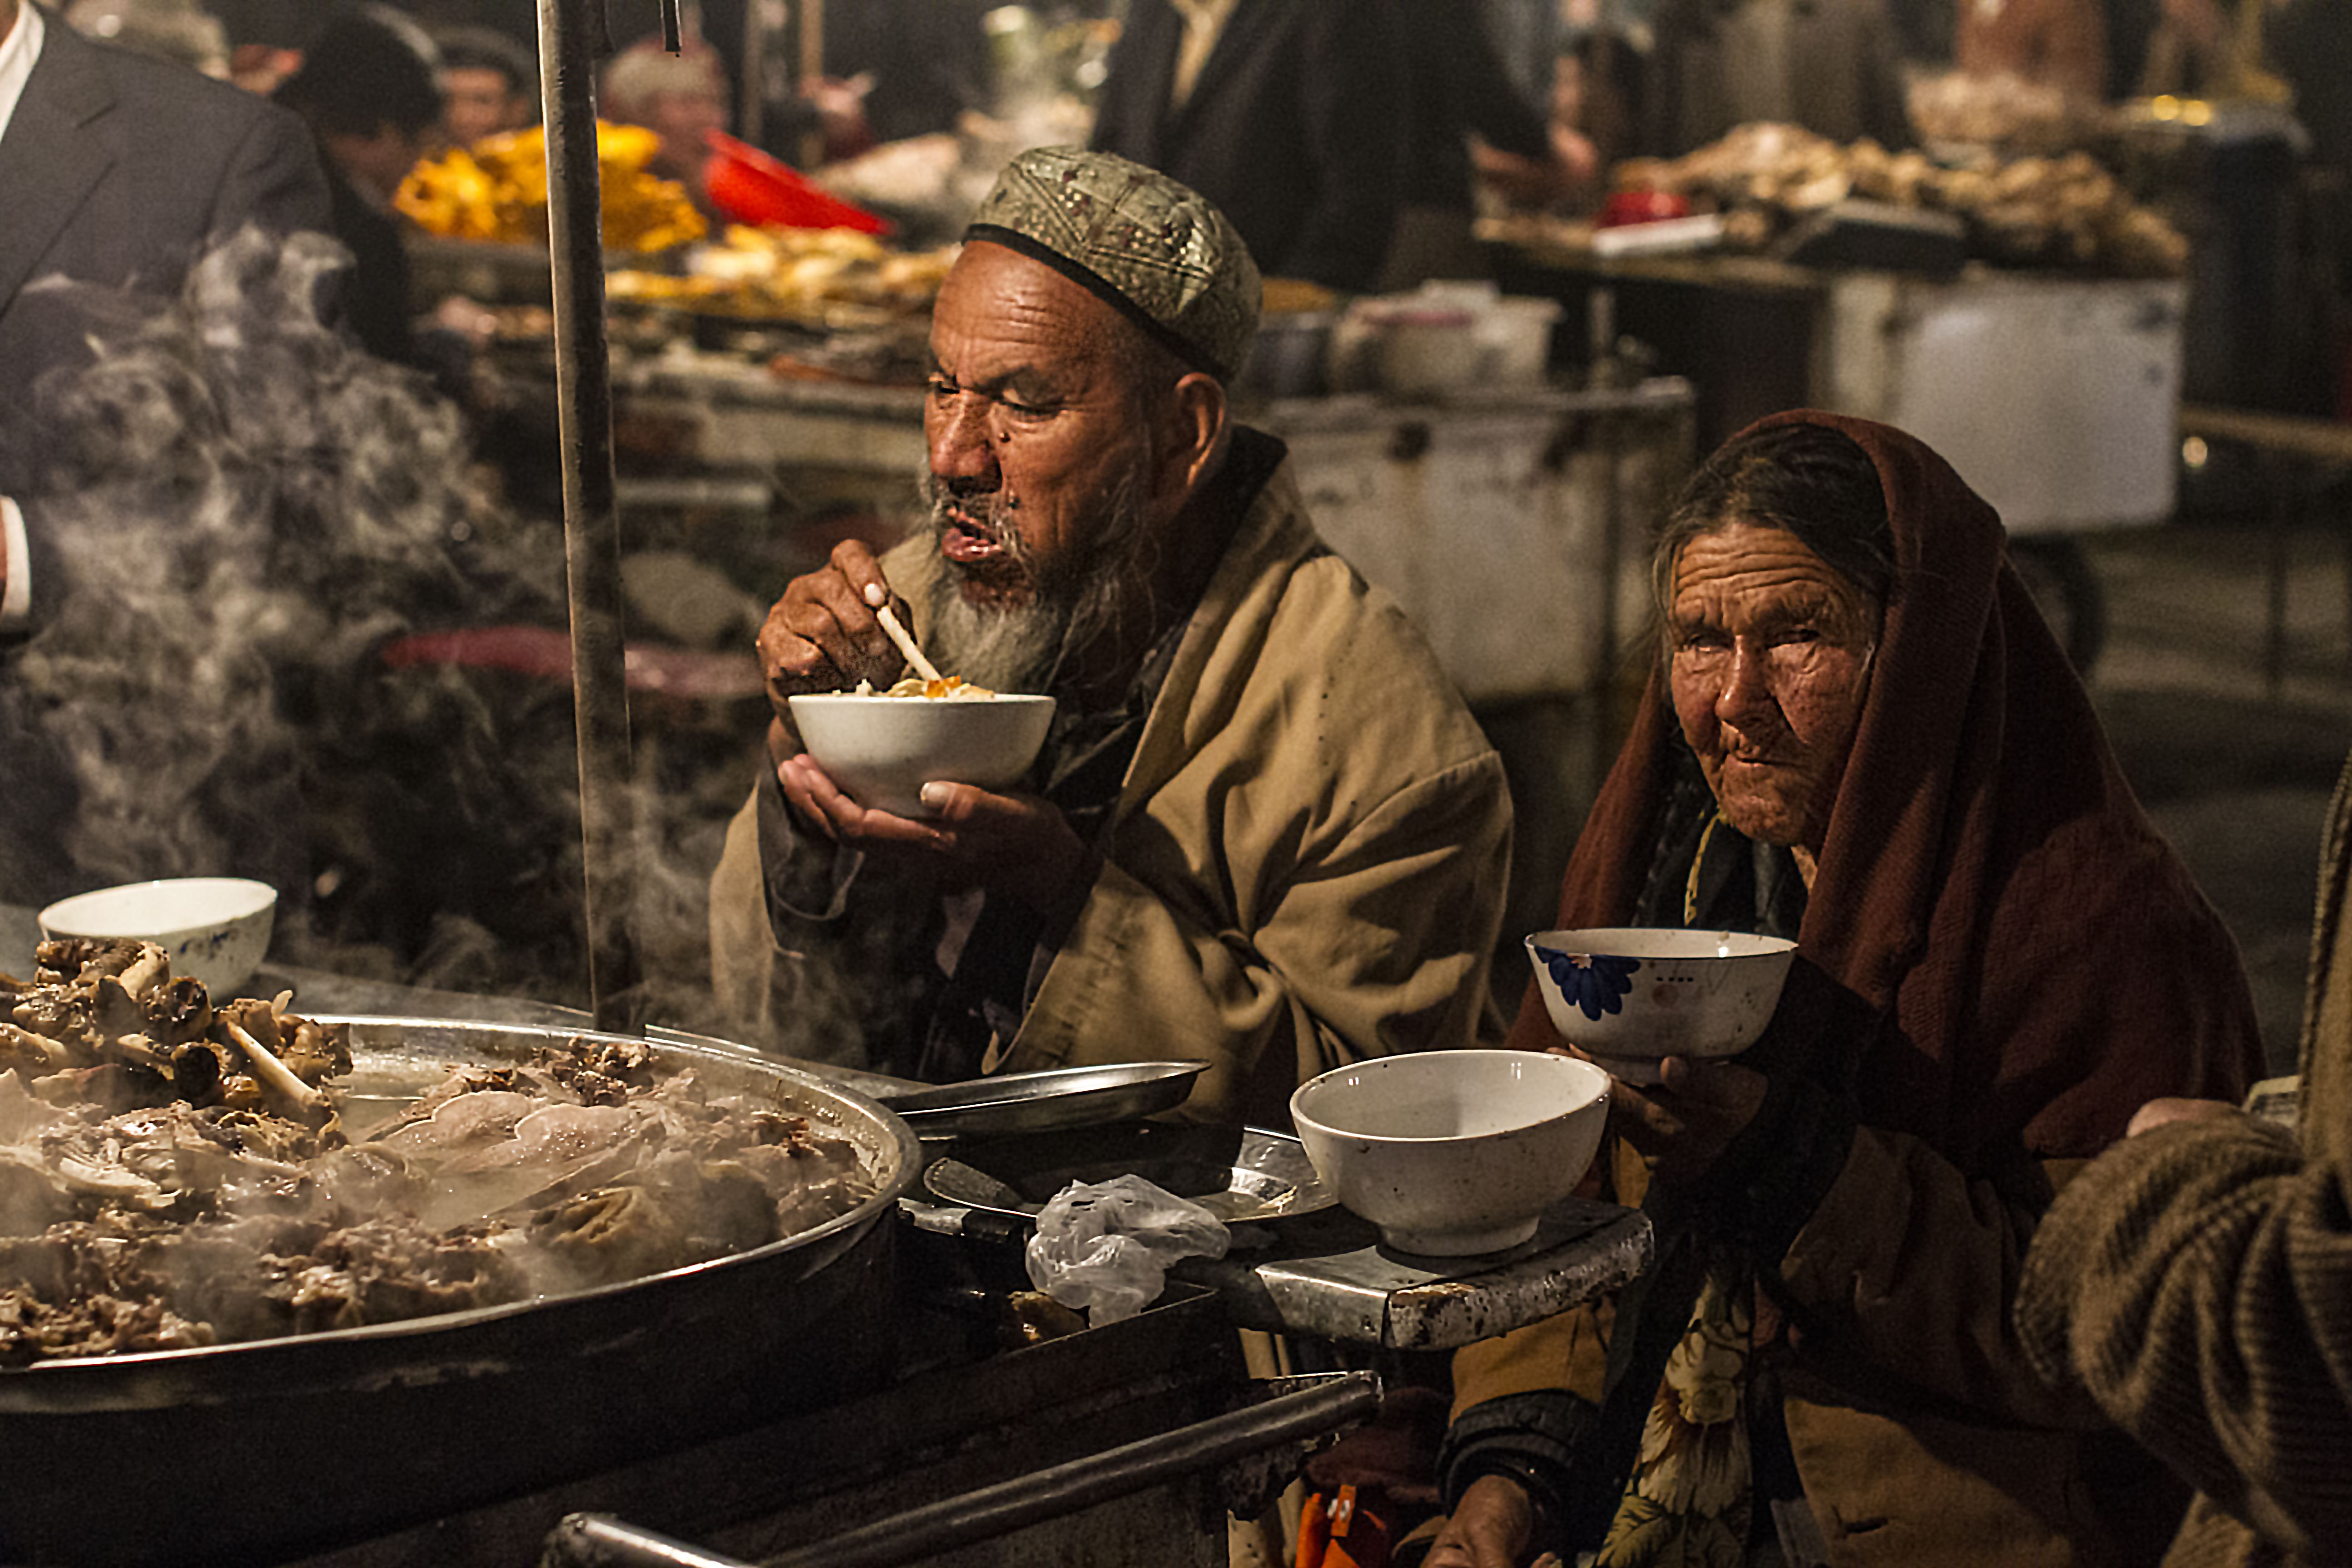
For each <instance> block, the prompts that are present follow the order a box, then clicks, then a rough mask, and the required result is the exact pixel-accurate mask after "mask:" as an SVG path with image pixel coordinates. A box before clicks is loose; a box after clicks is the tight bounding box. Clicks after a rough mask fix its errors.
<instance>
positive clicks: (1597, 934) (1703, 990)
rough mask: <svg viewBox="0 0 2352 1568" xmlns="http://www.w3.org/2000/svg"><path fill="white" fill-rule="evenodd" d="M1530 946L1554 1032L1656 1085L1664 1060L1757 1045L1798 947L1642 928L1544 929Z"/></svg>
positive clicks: (1626, 1074)
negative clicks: (1660, 1065)
mask: <svg viewBox="0 0 2352 1568" xmlns="http://www.w3.org/2000/svg"><path fill="white" fill-rule="evenodd" d="M1527 949H1528V962H1529V963H1533V964H1534V965H1535V972H1536V985H1537V988H1538V990H1540V991H1541V992H1542V994H1543V1000H1544V1011H1545V1012H1547V1013H1549V1015H1550V1016H1551V1024H1552V1027H1553V1028H1555V1029H1557V1030H1559V1036H1560V1038H1561V1039H1563V1040H1566V1041H1567V1042H1568V1043H1569V1044H1570V1045H1571V1046H1574V1047H1576V1048H1577V1049H1578V1050H1580V1051H1581V1052H1582V1053H1583V1054H1584V1055H1586V1056H1588V1057H1591V1058H1592V1059H1593V1060H1594V1061H1596V1062H1598V1063H1599V1064H1600V1065H1601V1066H1602V1067H1604V1068H1608V1069H1609V1072H1610V1074H1611V1076H1612V1077H1614V1078H1616V1079H1620V1080H1621V1081H1622V1082H1625V1083H1631V1084H1654V1083H1656V1082H1657V1081H1658V1064H1659V1063H1660V1062H1662V1061H1664V1059H1665V1058H1668V1057H1690V1058H1715V1057H1731V1056H1738V1054H1739V1053H1740V1052H1741V1051H1744V1050H1746V1049H1747V1048H1748V1047H1749V1046H1752V1045H1754V1044H1755V1043H1756V1037H1757V1036H1759V1035H1760V1034H1762V1033H1763V1032H1764V1026H1765V1025H1766V1024H1767V1023H1769V1022H1770V1020H1771V1017H1772V1012H1773V1009H1774V1008H1776V1007H1778V1006H1779V1005H1780V988H1781V987H1782V986H1783V985H1785V984H1787V983H1788V979H1789V964H1790V961H1791V960H1793V959H1794V958H1795V957H1796V953H1797V944H1796V943H1795V942H1790V941H1789V940H1788V939H1786V938H1785V937H1777V936H1751V935H1749V934H1748V933H1747V932H1744V931H1698V930H1683V929H1679V928H1653V927H1646V926H1594V927H1586V928H1584V929H1581V930H1577V931H1538V932H1536V933H1535V934H1534V935H1533V936H1530V937H1528V939H1527Z"/></svg>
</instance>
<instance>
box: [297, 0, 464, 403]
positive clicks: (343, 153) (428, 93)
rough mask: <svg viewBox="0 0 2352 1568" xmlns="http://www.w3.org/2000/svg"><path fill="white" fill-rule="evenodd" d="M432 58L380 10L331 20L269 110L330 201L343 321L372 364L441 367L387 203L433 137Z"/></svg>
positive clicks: (416, 32) (403, 25)
mask: <svg viewBox="0 0 2352 1568" xmlns="http://www.w3.org/2000/svg"><path fill="white" fill-rule="evenodd" d="M440 65H441V61H440V54H439V51H437V50H436V48H435V47H433V40H432V39H431V37H427V36H426V34H425V30H424V29H423V28H422V27H420V26H417V25H416V24H415V22H413V21H411V20H410V19H409V18H408V17H407V16H404V15H403V14H402V13H400V12H398V11H395V10H394V9H393V8H392V7H391V6H389V5H353V6H349V7H346V8H344V9H342V10H341V11H339V12H337V13H336V14H335V16H334V17H333V18H332V19H331V21H330V22H329V23H328V24H327V26H326V27H325V29H324V30H322V31H321V32H320V34H319V36H318V37H316V38H314V39H312V40H311V42H310V45H309V47H307V48H305V49H304V50H303V52H302V64H301V68H299V69H298V70H297V71H295V73H294V74H293V75H292V76H289V77H288V78H287V79H285V80H284V81H283V82H281V83H279V84H278V90H277V92H276V93H274V94H273V95H272V97H273V98H274V99H275V100H276V101H278V102H279V103H282V104H284V105H285V106H286V107H288V108H289V109H291V110H294V111H295V112H296V113H298V114H299V115H300V116H301V117H302V119H303V121H304V122H305V123H306V124H308V125H309V126H310V134H311V135H312V136H313V137H314V138H315V139H316V140H317V142H318V146H319V154H320V159H321V160H322V161H323V162H324V163H326V166H327V178H328V185H329V188H330V190H331V194H332V196H333V201H334V219H333V225H332V227H333V232H334V235H335V237H336V238H338V239H340V240H341V241H342V242H343V243H344V244H345V245H347V246H349V247H351V251H352V270H351V272H350V273H349V275H348V276H347V278H346V279H345V281H344V285H343V314H344V318H345V320H346V321H347V323H348V324H349V326H350V328H351V330H352V333H353V334H354V335H355V336H357V337H358V339H359V341H360V344H361V346H362V347H363V348H365V349H366V350H367V351H368V352H369V353H372V354H373V355H375V356H376V357H377V358H378V359H385V360H390V361H392V362H393V363H396V364H407V365H414V366H416V367H418V368H420V369H434V370H438V369H440V368H441V364H440V362H439V361H438V360H437V359H436V357H434V356H433V354H432V353H429V352H428V350H427V348H426V346H425V345H424V344H421V343H420V342H419V341H418V339H417V335H416V332H415V327H414V325H413V323H412V318H413V317H414V315H415V303H414V300H412V298H411V285H410V272H409V264H408V250H407V247H406V244H405V242H404V240H403V239H402V237H401V222H400V220H399V219H398V218H397V217H395V216H394V213H393V208H392V198H393V194H394V192H396V191H398V190H399V189H400V182H401V181H402V180H404V178H406V177H407V174H408V171H409V170H411V169H413V168H415V166H416V161H417V160H418V159H419V158H422V157H423V156H425V153H429V152H431V151H432V149H433V147H434V144H435V142H436V139H437V138H438V137H439V135H440V130H441V79H440Z"/></svg>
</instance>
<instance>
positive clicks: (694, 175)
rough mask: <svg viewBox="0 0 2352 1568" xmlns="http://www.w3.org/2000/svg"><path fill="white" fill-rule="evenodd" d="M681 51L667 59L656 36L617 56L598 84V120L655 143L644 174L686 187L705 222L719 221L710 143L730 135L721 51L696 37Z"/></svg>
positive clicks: (728, 96) (728, 99) (690, 37)
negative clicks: (714, 135) (641, 130)
mask: <svg viewBox="0 0 2352 1568" xmlns="http://www.w3.org/2000/svg"><path fill="white" fill-rule="evenodd" d="M683 45H684V47H682V48H681V49H680V50H679V52H678V53H677V54H671V53H670V52H669V50H668V49H667V47H664V45H663V42H662V38H661V36H660V35H659V34H657V33H656V34H654V35H652V36H650V37H643V38H640V39H638V40H637V41H636V42H635V43H633V44H631V45H630V46H629V47H626V48H625V49H623V50H622V51H621V52H620V53H618V54H616V55H614V57H613V58H612V59H611V60H610V61H608V62H607V63H606V64H605V67H604V76H603V77H602V79H600V81H599V82H598V86H597V93H596V102H597V112H598V113H599V114H601V115H603V116H604V118H605V119H607V120H612V121H619V122H621V123H623V124H627V125H642V126H644V127H645V128H646V130H648V131H651V132H654V133H655V134H656V135H657V136H659V137H660V138H661V151H659V152H658V153H655V154H654V158H653V162H652V163H650V164H648V165H647V166H648V167H649V168H651V169H652V170H653V172H654V173H655V174H659V175H660V176H661V177H662V178H664V179H666V180H676V181H677V183H678V184H681V185H684V186H685V187H686V194H687V195H688V198H689V199H690V200H691V201H692V202H693V203H694V205H696V206H697V207H699V208H700V209H701V210H702V214H703V216H705V217H712V218H716V217H717V216H718V213H717V209H716V208H714V207H713V206H712V205H711V203H710V188H709V177H708V175H709V166H710V144H709V141H708V140H707V138H708V136H709V132H713V131H722V132H723V131H725V130H726V129H727V125H728V114H729V112H730V105H731V104H732V103H733V101H734V96H733V93H732V91H731V90H730V87H729V84H728V80H727V69H726V65H725V62H724V61H722V60H721V59H720V58H719V54H718V51H716V50H715V49H713V48H712V47H710V46H709V44H708V43H706V42H704V41H703V40H702V38H701V37H699V36H698V35H693V34H689V35H688V36H687V37H686V38H685V39H684V40H683Z"/></svg>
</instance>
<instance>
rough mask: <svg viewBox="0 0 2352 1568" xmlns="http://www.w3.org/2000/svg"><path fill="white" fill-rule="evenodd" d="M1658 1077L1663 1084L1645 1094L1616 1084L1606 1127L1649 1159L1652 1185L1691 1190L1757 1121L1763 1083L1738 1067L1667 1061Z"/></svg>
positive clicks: (1757, 1075)
mask: <svg viewBox="0 0 2352 1568" xmlns="http://www.w3.org/2000/svg"><path fill="white" fill-rule="evenodd" d="M1658 1076H1659V1077H1660V1078H1661V1079H1663V1080H1664V1081H1663V1082H1661V1083H1658V1084H1656V1085H1654V1086H1651V1087H1646V1088H1643V1087H1637V1086H1635V1085H1633V1084H1629V1083H1627V1082H1625V1081H1624V1080H1623V1079H1615V1080H1614V1081H1613V1082H1612V1086H1611V1088H1610V1091H1609V1121H1610V1124H1611V1125H1612V1127H1613V1128H1614V1129H1615V1130H1616V1131H1617V1132H1618V1133H1619V1135H1621V1136H1622V1137H1623V1138H1624V1139H1625V1141H1626V1142H1630V1143H1631V1144H1633V1147H1634V1148H1636V1149H1638V1150H1640V1151H1641V1152H1642V1153H1643V1154H1644V1155H1646V1156H1647V1157H1648V1159H1649V1161H1650V1175H1651V1178H1652V1179H1653V1180H1654V1181H1657V1182H1661V1183H1664V1184H1668V1185H1671V1186H1690V1185H1693V1184H1696V1183H1697V1182H1698V1181H1699V1180H1701V1179H1702V1178H1703V1177H1705V1176H1706V1173H1707V1172H1708V1171H1709V1170H1710V1169H1712V1168H1713V1167H1714V1164H1715V1163H1716V1161H1717V1159H1719V1158H1721V1157H1722V1154H1723V1152H1724V1151H1725V1150H1726V1149H1727V1148H1729V1147H1730V1146H1731V1141H1732V1140H1733V1139H1735V1138H1737V1137H1738V1136H1739V1134H1740V1133H1741V1132H1742V1131H1746V1129H1747V1127H1748V1123H1749V1122H1750V1121H1754V1120H1756V1112H1757V1111H1758V1110H1759V1109H1761V1107H1762V1106H1763V1104H1764V1090H1765V1087H1766V1084H1767V1079H1765V1077H1764V1075H1763V1074H1762V1073H1760V1072H1758V1071H1757V1070H1756V1069H1755V1068H1746V1067H1741V1066H1740V1065H1739V1064H1738V1063H1737V1062H1718V1061H1698V1060H1695V1059H1693V1058H1689V1057H1668V1058H1665V1060H1664V1062H1662V1063H1660V1064H1659V1074H1658Z"/></svg>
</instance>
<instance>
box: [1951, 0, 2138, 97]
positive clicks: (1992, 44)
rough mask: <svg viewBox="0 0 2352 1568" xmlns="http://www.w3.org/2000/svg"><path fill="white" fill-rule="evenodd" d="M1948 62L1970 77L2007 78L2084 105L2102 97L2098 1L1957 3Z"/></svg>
mask: <svg viewBox="0 0 2352 1568" xmlns="http://www.w3.org/2000/svg"><path fill="white" fill-rule="evenodd" d="M1952 58H1953V62H1954V63H1955V64H1957V65H1958V67H1959V68H1960V69H1961V70H1963V71H1966V72H1967V73H1968V74H1969V75H1970V76H1979V77H1993V76H2011V77H2015V78H2017V79H2019V80H2020V81H2025V82H2031V83H2032V84H2034V85H2035V86H2038V87H2048V88H2055V89H2057V90H2059V91H2060V92H2063V93H2064V94H2065V95H2066V96H2067V97H2069V98H2073V99H2078V100H2082V101H2084V102H2086V103H2103V102H2105V100H2106V96H2107V72H2108V57H2107V18H2106V12H2105V7H2104V6H2103V5H2102V4H2101V0H1962V3H1961V5H1960V7H1959V19H1958V29H1957V31H1956V32H1955V34H1954V37H1953V44H1952Z"/></svg>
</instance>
